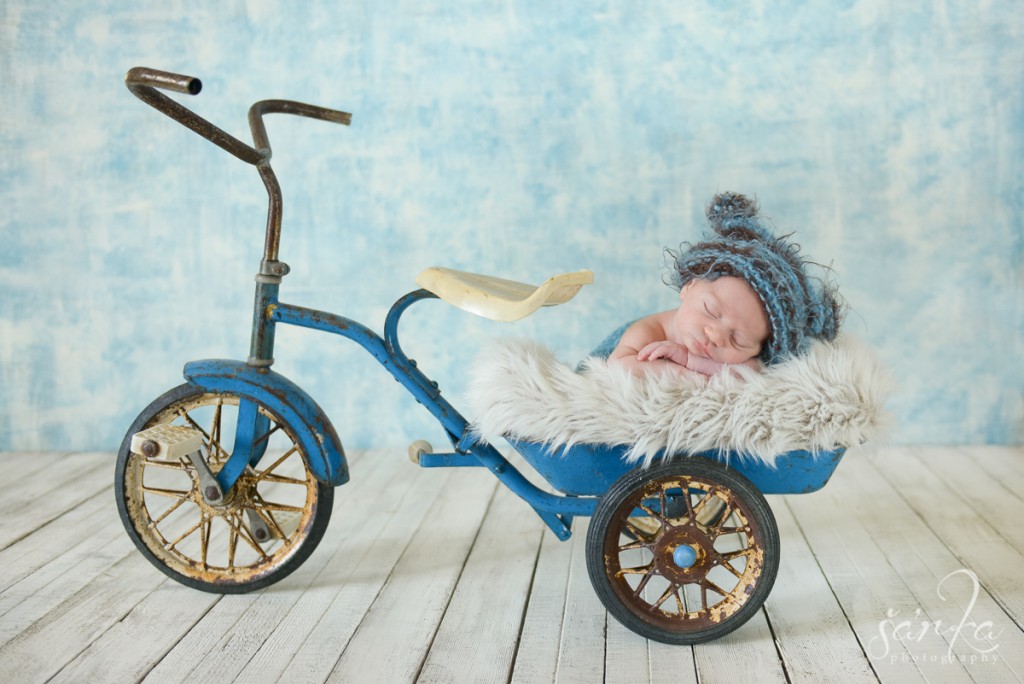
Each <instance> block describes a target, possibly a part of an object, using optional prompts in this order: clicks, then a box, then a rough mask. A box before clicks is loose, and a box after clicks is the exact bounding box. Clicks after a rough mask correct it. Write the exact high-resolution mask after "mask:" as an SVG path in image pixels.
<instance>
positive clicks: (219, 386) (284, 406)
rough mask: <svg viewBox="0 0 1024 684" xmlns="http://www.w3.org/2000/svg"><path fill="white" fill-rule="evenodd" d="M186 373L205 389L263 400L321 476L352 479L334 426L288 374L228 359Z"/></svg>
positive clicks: (190, 366)
mask: <svg viewBox="0 0 1024 684" xmlns="http://www.w3.org/2000/svg"><path fill="white" fill-rule="evenodd" d="M184 374H185V379H186V380H188V381H189V382H190V383H192V384H193V385H197V386H198V387H201V388H203V389H206V390H210V391H214V392H231V393H234V394H237V395H239V396H242V397H246V398H249V399H255V400H258V401H259V402H261V403H262V404H264V405H265V406H266V407H267V408H268V409H270V410H271V411H272V412H273V413H275V414H276V415H277V417H278V418H280V419H281V420H282V421H283V422H285V423H287V424H288V426H289V427H290V428H291V429H292V430H293V431H294V432H295V437H296V439H297V440H298V442H299V444H300V445H301V446H302V448H303V451H304V452H305V454H306V456H307V459H306V467H308V468H309V471H310V472H311V473H313V476H314V477H315V478H316V479H317V480H319V481H320V482H323V483H324V484H330V485H334V486H337V485H342V484H345V483H346V482H348V477H349V476H348V461H347V460H346V459H345V450H344V449H343V448H342V446H341V440H340V439H339V438H338V433H337V432H335V430H334V426H333V425H332V424H331V421H330V420H329V419H328V418H327V415H326V414H325V413H324V412H323V410H322V409H321V408H320V407H319V406H318V405H317V403H316V402H315V401H313V398H312V397H310V396H309V394H307V393H306V392H305V390H303V389H302V388H301V387H299V386H298V385H296V384H295V383H294V382H292V381H291V380H289V379H288V378H286V377H285V376H283V375H281V374H279V373H275V372H274V371H272V370H270V369H269V368H258V367H255V366H250V365H249V364H247V363H245V362H244V361H232V360H227V359H206V360H203V361H191V362H189V363H187V364H185V372H184Z"/></svg>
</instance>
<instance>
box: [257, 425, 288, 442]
mask: <svg viewBox="0 0 1024 684" xmlns="http://www.w3.org/2000/svg"><path fill="white" fill-rule="evenodd" d="M280 429H281V426H280V424H278V423H274V427H272V428H270V430H268V431H267V433H266V434H265V435H263V436H262V437H260V438H259V439H257V440H256V441H255V442H253V443H252V445H253V446H256V445H257V444H260V443H262V442H265V441H267V440H268V439H270V435H272V434H274V433H275V432H277V431H278V430H280Z"/></svg>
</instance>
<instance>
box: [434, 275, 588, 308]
mask: <svg viewBox="0 0 1024 684" xmlns="http://www.w3.org/2000/svg"><path fill="white" fill-rule="evenodd" d="M593 282H594V274H593V272H591V271H587V270H582V271H574V272H572V273H563V274H561V275H556V276H552V277H550V278H548V279H547V280H545V281H544V282H543V283H541V284H540V285H539V286H538V285H528V284H526V283H520V282H517V281H514V280H506V279H504V278H495V277H493V276H486V275H479V274H476V273H467V272H465V271H456V270H454V269H450V268H441V267H439V266H433V267H431V268H428V269H427V270H425V271H423V272H422V273H420V274H419V276H417V278H416V284H417V285H419V286H420V287H422V288H424V289H425V290H429V291H430V292H433V293H434V294H435V295H437V296H438V297H440V298H441V299H442V300H443V301H445V302H448V303H449V304H451V305H452V306H455V307H457V308H459V309H462V310H464V311H468V312H470V313H473V314H476V315H477V316H482V317H484V318H489V319H491V320H494V321H517V320H519V319H520V318H526V317H527V316H529V315H530V314H532V313H533V312H534V311H536V310H537V309H539V308H540V307H542V306H555V305H557V304H564V303H565V302H567V301H569V300H570V299H572V298H573V297H574V296H576V293H577V292H579V290H580V288H581V287H583V286H584V285H589V284H590V283H593Z"/></svg>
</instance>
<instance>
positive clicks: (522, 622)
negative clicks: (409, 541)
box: [456, 525, 547, 684]
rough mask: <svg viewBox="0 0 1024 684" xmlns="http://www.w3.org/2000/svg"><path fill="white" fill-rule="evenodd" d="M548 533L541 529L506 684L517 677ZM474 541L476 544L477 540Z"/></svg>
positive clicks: (510, 683) (509, 683)
mask: <svg viewBox="0 0 1024 684" xmlns="http://www.w3.org/2000/svg"><path fill="white" fill-rule="evenodd" d="M481 527H483V525H481ZM546 533H547V530H545V529H541V541H540V543H539V544H537V553H536V554H535V555H534V557H533V569H532V570H531V571H530V584H529V587H527V589H526V600H525V601H524V602H523V611H522V614H521V615H520V616H519V629H517V630H516V646H515V648H514V649H513V650H512V667H510V668H509V670H508V677H506V678H505V684H512V678H513V677H514V676H515V671H516V661H518V660H519V647H520V645H522V643H523V627H524V626H525V625H526V614H527V612H529V608H530V597H531V596H533V585H534V582H535V581H536V580H537V568H538V567H539V566H540V551H541V549H542V548H543V547H544V539H543V535H544V534H546ZM473 541H474V543H476V540H475V539H474V540H473ZM460 577H461V573H460ZM456 584H457V582H456Z"/></svg>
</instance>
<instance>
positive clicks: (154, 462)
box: [140, 458, 185, 471]
mask: <svg viewBox="0 0 1024 684" xmlns="http://www.w3.org/2000/svg"><path fill="white" fill-rule="evenodd" d="M140 463H142V465H143V467H146V468H148V467H149V466H156V467H157V468H167V469H169V470H182V471H183V470H185V466H184V464H183V463H182V462H181V461H163V460H158V459H155V458H153V459H146V460H144V461H140Z"/></svg>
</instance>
